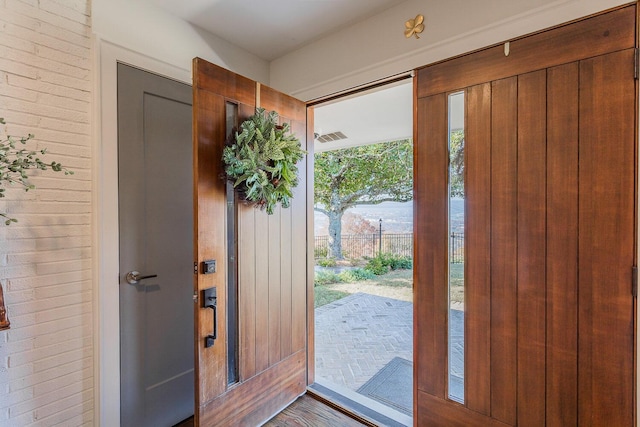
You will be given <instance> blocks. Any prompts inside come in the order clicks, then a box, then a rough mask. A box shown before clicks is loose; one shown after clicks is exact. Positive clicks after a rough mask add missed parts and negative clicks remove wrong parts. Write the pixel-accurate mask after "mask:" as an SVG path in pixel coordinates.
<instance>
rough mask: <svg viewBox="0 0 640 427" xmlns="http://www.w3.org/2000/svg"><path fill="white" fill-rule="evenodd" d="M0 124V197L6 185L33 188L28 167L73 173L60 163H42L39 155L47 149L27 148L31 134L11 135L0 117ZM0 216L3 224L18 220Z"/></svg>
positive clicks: (5, 214)
mask: <svg viewBox="0 0 640 427" xmlns="http://www.w3.org/2000/svg"><path fill="white" fill-rule="evenodd" d="M0 124H1V125H3V131H2V134H0V198H3V197H6V194H5V190H6V186H7V185H16V184H17V185H21V186H23V187H24V190H25V191H29V190H33V189H34V188H35V186H34V185H33V184H29V182H28V181H27V178H28V176H27V171H28V170H29V169H40V170H47V169H51V170H52V171H54V172H64V174H65V175H73V171H70V170H68V169H66V168H64V167H63V166H62V165H61V164H60V163H57V162H55V161H54V162H51V163H44V162H43V161H42V160H40V157H38V156H39V155H45V154H46V152H47V150H46V149H42V150H39V151H31V150H27V149H26V148H25V147H24V146H26V144H27V142H28V141H29V140H31V139H33V137H34V136H33V135H32V134H29V135H28V136H11V135H8V134H7V132H6V129H5V128H4V125H5V124H6V122H5V120H4V119H3V118H1V117H0ZM0 217H3V218H4V223H5V225H10V224H11V223H12V222H18V220H17V219H15V218H12V217H10V216H9V215H8V214H7V213H4V212H0Z"/></svg>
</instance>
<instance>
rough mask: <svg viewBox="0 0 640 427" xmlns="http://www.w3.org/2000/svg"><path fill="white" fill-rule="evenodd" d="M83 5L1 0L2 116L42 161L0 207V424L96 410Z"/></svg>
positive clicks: (63, 0)
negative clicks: (0, 312)
mask: <svg viewBox="0 0 640 427" xmlns="http://www.w3.org/2000/svg"><path fill="white" fill-rule="evenodd" d="M90 19H91V18H90V7H89V3H88V2H85V1H75V0H3V1H0V117H4V118H5V119H6V121H7V123H8V126H7V131H8V132H9V133H10V134H15V135H26V134H28V133H33V134H35V136H36V139H35V140H34V145H33V146H34V148H35V147H37V148H38V149H40V148H43V147H46V148H47V149H48V152H49V154H48V155H47V156H45V157H44V159H43V160H48V161H52V160H56V161H59V162H61V163H62V164H63V165H65V166H68V167H69V168H70V169H72V170H74V171H75V175H73V176H63V175H62V174H56V173H53V172H51V171H48V172H42V173H39V174H36V176H35V177H34V178H33V179H31V182H32V183H33V184H35V185H36V186H37V189H36V190H34V191H30V192H29V193H24V192H23V191H21V190H19V189H15V190H11V192H10V197H7V198H5V199H0V200H2V201H0V211H1V212H9V213H10V214H11V215H12V216H15V217H16V218H17V219H18V221H19V222H18V223H17V224H13V225H10V226H5V225H4V224H0V283H1V284H2V285H3V287H4V289H5V303H6V305H7V310H8V315H9V320H10V321H11V329H10V330H8V331H3V332H0V426H12V427H15V426H23V425H54V424H64V425H83V424H91V423H92V422H93V416H94V405H93V389H94V375H93V368H94V359H93V322H92V303H93V281H92V239H91V236H92V203H91V199H92V149H91V147H92V138H91V133H92V116H91V110H92V108H91V107H92V106H91V104H92V90H93V82H92V79H93V76H92V47H91V46H92V44H91V26H90Z"/></svg>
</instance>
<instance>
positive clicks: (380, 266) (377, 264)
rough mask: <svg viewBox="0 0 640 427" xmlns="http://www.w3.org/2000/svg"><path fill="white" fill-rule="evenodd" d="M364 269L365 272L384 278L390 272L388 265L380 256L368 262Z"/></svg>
mask: <svg viewBox="0 0 640 427" xmlns="http://www.w3.org/2000/svg"><path fill="white" fill-rule="evenodd" d="M364 268H365V270H369V271H370V272H372V273H373V274H375V275H376V276H382V275H383V274H386V273H388V272H389V266H388V265H386V264H385V263H384V262H383V260H382V257H379V256H377V257H375V258H370V259H369V261H367V265H366V266H365V267H364Z"/></svg>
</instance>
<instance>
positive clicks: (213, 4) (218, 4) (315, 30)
mask: <svg viewBox="0 0 640 427" xmlns="http://www.w3.org/2000/svg"><path fill="white" fill-rule="evenodd" d="M137 1H141V2H147V3H149V4H152V5H154V6H156V7H158V8H161V9H164V10H165V11H167V12H169V13H170V14H171V15H174V16H177V17H179V18H181V19H183V20H185V21H187V22H190V23H191V24H193V25H196V26H198V27H201V28H203V29H205V30H207V31H209V32H210V33H213V34H215V35H217V36H218V37H221V38H222V39H225V40H227V41H229V42H230V43H232V44H234V45H236V46H238V47H240V48H242V49H244V50H246V51H248V52H251V53H253V54H255V55H256V56H258V57H260V58H262V59H264V60H267V61H271V60H273V59H275V58H278V57H280V56H282V55H285V54H287V53H288V52H291V51H293V50H296V49H298V48H301V47H302V46H304V45H305V44H307V43H310V42H312V41H314V40H318V39H320V38H322V37H323V36H326V35H328V34H330V33H332V32H334V31H337V30H339V29H341V28H345V27H347V26H349V25H352V24H354V23H356V22H358V21H361V20H364V19H366V18H368V17H370V16H373V15H375V14H378V13H380V12H382V11H384V10H385V9H388V8H390V7H392V6H395V5H396V4H398V3H401V2H402V1H404V0H137ZM400 30H402V27H400ZM412 128H413V95H412V86H411V80H407V81H406V82H405V83H403V84H400V85H394V86H392V87H391V86H390V87H385V88H383V89H378V90H376V91H373V92H370V93H366V94H364V95H361V96H357V97H354V98H349V99H342V100H340V101H338V102H334V103H331V104H326V105H322V106H318V107H316V110H315V131H316V132H317V133H319V134H326V133H330V132H337V131H341V132H343V133H344V134H345V135H346V136H347V137H348V138H347V139H345V140H341V141H336V142H329V143H322V144H320V143H316V144H315V147H316V151H326V150H332V149H338V148H345V147H349V146H355V145H364V144H373V143H376V142H385V141H391V140H398V139H404V138H411V137H412Z"/></svg>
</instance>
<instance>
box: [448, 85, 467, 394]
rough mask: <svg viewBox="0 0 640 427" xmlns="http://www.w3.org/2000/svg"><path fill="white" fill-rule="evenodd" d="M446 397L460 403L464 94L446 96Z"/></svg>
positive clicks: (461, 371) (462, 370) (462, 309)
mask: <svg viewBox="0 0 640 427" xmlns="http://www.w3.org/2000/svg"><path fill="white" fill-rule="evenodd" d="M448 101H449V120H448V123H449V236H450V238H449V331H448V333H449V335H448V336H449V387H448V389H449V398H450V399H452V400H455V401H457V402H460V403H464V92H456V93H453V94H451V95H449V100H448Z"/></svg>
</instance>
